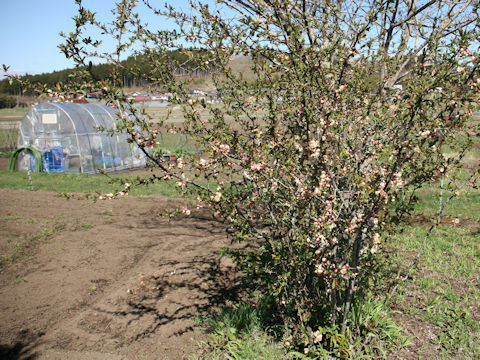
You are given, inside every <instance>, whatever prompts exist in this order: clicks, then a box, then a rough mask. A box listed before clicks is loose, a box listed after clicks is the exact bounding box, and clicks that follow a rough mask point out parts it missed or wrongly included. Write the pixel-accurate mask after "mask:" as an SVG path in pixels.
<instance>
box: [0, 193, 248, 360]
mask: <svg viewBox="0 0 480 360" xmlns="http://www.w3.org/2000/svg"><path fill="white" fill-rule="evenodd" d="M0 198H1V202H0V254H1V256H2V262H1V271H0V358H1V359H67V358H68V359H69V360H75V359H182V358H188V357H189V356H190V355H192V354H194V353H195V352H196V351H198V346H197V343H198V341H199V340H201V339H202V336H203V334H202V332H201V331H200V330H198V329H196V328H195V323H194V320H195V317H196V316H198V315H201V314H204V313H206V312H209V311H213V310H215V309H218V308H219V307H220V306H222V305H224V304H230V303H231V301H236V300H237V299H238V296H239V285H238V278H237V275H236V272H235V269H234V268H233V265H232V263H231V262H230V260H228V259H226V258H219V255H218V250H219V249H220V248H222V247H225V246H226V245H228V241H227V239H226V236H225V231H224V228H223V227H222V225H221V224H220V223H218V222H217V221H215V219H213V218H211V217H210V216H209V215H208V214H207V213H206V212H202V211H197V212H192V215H190V216H189V217H186V216H178V217H176V218H174V219H172V220H170V221H169V220H168V219H167V218H165V217H164V216H161V213H162V211H163V210H164V209H173V208H175V207H177V206H179V205H180V204H181V203H180V200H174V199H168V198H163V197H160V196H151V197H148V198H142V197H126V198H123V199H117V200H111V201H99V202H96V203H94V202H93V201H91V200H77V199H71V200H66V198H64V197H59V196H57V195H56V194H55V193H52V192H46V191H35V192H30V191H23V190H7V189H0Z"/></svg>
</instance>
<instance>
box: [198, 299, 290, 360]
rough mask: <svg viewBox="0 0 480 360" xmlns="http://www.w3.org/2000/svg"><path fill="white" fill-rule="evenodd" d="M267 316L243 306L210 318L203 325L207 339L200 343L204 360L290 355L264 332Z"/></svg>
mask: <svg viewBox="0 0 480 360" xmlns="http://www.w3.org/2000/svg"><path fill="white" fill-rule="evenodd" d="M266 320H267V319H265V314H263V313H262V312H261V311H260V310H258V309H257V308H255V307H254V306H252V305H250V304H247V303H240V304H237V305H235V306H233V307H227V308H224V309H223V310H222V311H220V312H219V313H218V314H216V315H213V316H207V317H204V318H203V319H201V320H200V323H201V324H202V325H203V326H205V327H206V328H207V330H208V331H209V334H208V335H207V340H206V341H204V342H202V343H200V344H199V345H200V349H201V351H200V352H199V353H200V354H198V352H197V354H195V355H192V357H191V359H198V360H200V359H202V360H211V359H214V360H230V359H239V360H240V359H242V360H277V359H285V358H286V357H287V353H286V351H285V350H283V349H282V348H281V346H279V345H278V344H277V343H276V341H275V340H274V338H273V337H272V336H271V335H269V334H268V333H267V331H266V330H265V321H266Z"/></svg>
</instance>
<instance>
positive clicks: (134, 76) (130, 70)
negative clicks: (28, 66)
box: [0, 51, 208, 95]
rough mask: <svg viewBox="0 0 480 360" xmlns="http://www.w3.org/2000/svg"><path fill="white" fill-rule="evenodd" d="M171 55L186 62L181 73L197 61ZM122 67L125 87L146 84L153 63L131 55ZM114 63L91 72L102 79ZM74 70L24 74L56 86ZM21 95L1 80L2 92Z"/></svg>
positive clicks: (106, 75)
mask: <svg viewBox="0 0 480 360" xmlns="http://www.w3.org/2000/svg"><path fill="white" fill-rule="evenodd" d="M170 57H171V58H172V60H177V61H178V62H185V67H184V68H178V69H177V72H179V73H181V72H182V71H186V70H187V69H189V68H190V69H193V68H195V66H194V65H195V62H194V61H191V62H190V63H188V62H186V60H187V58H186V56H185V55H184V54H181V53H179V52H176V51H175V52H173V51H172V52H171V53H170ZM121 64H122V67H123V68H124V70H122V71H121V72H120V81H121V82H122V86H124V87H132V86H138V85H145V80H144V79H143V78H142V76H141V74H147V73H149V72H150V71H151V69H152V65H151V63H149V62H148V61H147V60H146V57H145V56H135V57H134V56H131V57H129V58H128V59H127V60H124V61H122V63H121ZM112 69H113V65H111V64H98V65H92V66H91V73H92V75H93V77H94V78H95V79H96V80H102V79H105V78H107V77H109V75H110V73H111V72H112ZM73 72H74V69H65V70H60V71H53V72H51V73H44V74H37V75H28V74H27V75H24V76H23V78H24V79H25V80H29V81H30V82H31V83H42V84H46V85H47V86H54V85H55V84H57V83H58V82H67V81H68V80H69V75H71V74H72V73H73ZM207 74H208V73H206V72H204V71H196V73H194V74H193V75H207ZM1 93H3V94H10V95H20V94H21V93H22V89H21V88H20V86H19V85H18V84H15V83H14V84H10V83H9V81H8V79H4V80H1V81H0V94H1Z"/></svg>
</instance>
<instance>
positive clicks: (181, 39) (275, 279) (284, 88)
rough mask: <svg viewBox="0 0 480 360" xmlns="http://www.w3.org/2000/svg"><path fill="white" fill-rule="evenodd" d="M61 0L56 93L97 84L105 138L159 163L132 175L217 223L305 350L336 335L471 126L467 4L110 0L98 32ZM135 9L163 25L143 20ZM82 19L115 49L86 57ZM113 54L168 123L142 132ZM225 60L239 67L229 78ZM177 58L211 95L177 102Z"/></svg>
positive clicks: (474, 20)
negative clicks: (167, 186)
mask: <svg viewBox="0 0 480 360" xmlns="http://www.w3.org/2000/svg"><path fill="white" fill-rule="evenodd" d="M78 3H79V4H80V11H79V15H78V16H77V17H76V25H77V27H76V30H75V32H73V33H71V34H70V35H69V36H68V38H67V42H66V43H65V45H62V50H63V51H64V52H65V54H67V56H69V57H72V58H74V59H75V60H76V61H77V62H78V64H79V74H80V76H81V77H80V78H78V79H77V81H76V82H75V83H74V84H75V85H74V87H73V88H72V86H69V84H61V85H59V87H58V92H59V93H64V92H66V91H70V92H72V91H73V92H75V91H76V92H79V91H80V92H81V91H86V89H100V90H101V91H103V93H104V95H105V96H106V97H108V98H109V99H110V100H111V102H112V104H114V105H115V106H117V107H118V109H119V113H120V114H129V115H128V116H124V117H123V119H122V121H121V122H119V124H118V126H117V130H116V131H125V132H128V133H129V134H130V140H131V141H132V142H135V143H136V144H137V145H139V146H140V148H142V149H144V150H145V153H146V154H147V155H149V156H150V157H151V159H152V166H153V167H154V168H155V169H156V170H159V171H154V172H152V175H151V177H150V178H149V179H146V180H142V181H144V182H148V181H159V180H168V179H174V180H175V181H176V183H177V185H178V187H179V188H180V189H182V191H184V192H186V193H188V192H189V193H194V194H195V195H196V196H197V200H198V207H202V206H208V207H209V208H211V209H212V210H213V211H214V213H215V214H216V216H218V217H220V218H221V219H223V220H224V221H225V223H226V224H227V226H228V232H229V234H230V235H231V238H232V240H233V241H235V242H240V243H242V244H244V245H245V246H244V247H242V248H241V250H237V251H232V252H231V254H232V256H233V257H234V258H235V259H236V260H237V263H238V265H239V266H240V268H241V270H242V271H243V274H244V275H245V276H246V277H247V278H248V279H250V282H251V284H252V285H255V286H257V287H258V289H260V290H261V291H263V292H265V293H269V294H271V295H273V296H274V297H275V298H276V299H277V303H278V312H279V314H280V315H281V316H282V317H283V319H284V321H285V323H286V324H287V326H289V327H290V328H292V329H311V331H310V336H311V339H310V340H311V341H310V343H311V344H317V343H321V342H322V341H323V340H325V337H323V340H322V335H321V334H322V331H321V330H320V329H324V328H325V327H327V326H328V327H330V328H331V327H334V328H335V327H336V328H337V329H338V331H339V332H340V333H342V334H345V332H346V331H347V330H348V327H349V325H350V323H349V312H350V309H351V307H352V304H353V303H354V302H356V301H362V297H363V296H364V295H365V294H366V293H367V292H368V291H369V290H372V287H373V289H374V287H375V286H376V282H375V279H376V271H377V270H378V266H379V264H380V263H381V261H382V259H383V258H384V250H385V245H386V243H387V242H388V239H389V234H390V232H391V231H392V229H394V228H395V227H394V226H393V225H395V224H398V223H399V221H400V220H401V219H402V217H403V216H405V215H406V214H408V213H409V212H410V210H411V209H412V205H413V204H414V199H415V196H414V195H415V191H416V190H417V189H419V188H421V187H422V186H424V185H425V184H427V183H429V182H431V181H432V180H434V179H436V178H438V177H442V176H445V174H447V173H448V172H450V171H452V170H453V169H456V168H457V167H458V166H459V164H460V159H461V157H462V155H463V154H464V153H465V151H466V149H468V146H469V144H470V141H469V137H470V136H471V135H474V134H475V129H473V128H471V123H470V122H469V121H468V120H469V117H470V116H471V115H472V111H473V110H474V108H475V106H477V104H478V100H479V89H480V77H479V70H478V66H479V53H478V46H479V43H478V39H479V35H480V31H479V30H480V29H479V16H478V10H479V9H478V2H476V1H470V0H459V1H456V2H453V1H440V0H438V1H437V0H433V1H428V2H427V1H420V0H419V1H416V2H409V1H397V2H395V3H392V2H388V1H377V0H372V1H367V2H360V3H358V2H353V1H348V0H345V1H343V0H341V1H337V2H324V1H320V0H315V1H300V0H289V1H287V0H271V1H253V0H232V1H229V0H223V1H219V2H218V3H217V4H213V5H212V4H210V6H209V5H207V4H202V3H193V4H192V9H194V11H193V12H189V14H184V13H181V12H178V11H177V10H176V9H175V8H173V7H169V6H167V7H165V8H160V9H157V8H154V6H153V5H154V4H150V3H149V2H147V1H144V2H140V3H139V2H138V1H133V0H130V1H129V0H124V1H119V2H118V4H117V7H116V10H115V14H116V19H115V21H114V22H113V23H111V24H107V25H105V24H101V23H98V22H97V21H96V20H95V16H94V14H93V13H91V12H89V11H88V10H86V9H84V8H83V7H82V6H81V2H80V1H78ZM137 6H142V7H143V8H145V9H150V10H151V11H153V12H154V13H155V14H156V15H157V16H158V17H159V19H160V21H161V20H162V19H168V20H169V21H170V22H171V23H173V22H174V23H175V24H176V27H175V29H174V30H172V28H170V30H169V29H161V30H158V29H156V28H155V29H151V28H148V26H147V25H145V24H143V23H142V21H141V17H140V16H138V14H136V7H137ZM142 11H143V10H142ZM192 14H193V15H192ZM222 14H224V15H222ZM91 26H97V27H100V28H101V29H102V31H103V32H104V33H105V34H107V35H108V34H110V35H112V36H114V37H115V38H116V39H117V40H118V43H119V45H118V47H117V49H116V51H114V52H112V53H111V54H108V53H104V52H101V51H100V50H99V47H100V46H101V44H100V43H98V42H97V43H94V42H93V41H92V40H91V39H90V38H89V37H88V29H89V27H91ZM133 49H134V50H133ZM138 49H141V50H140V51H139V50H138ZM128 51H137V52H138V53H139V55H140V54H141V56H143V57H144V58H145V59H147V61H148V62H150V64H151V72H149V73H142V74H138V76H139V77H143V78H145V79H147V80H148V81H149V82H150V84H152V85H155V86H158V87H160V88H161V89H162V90H163V91H168V92H170V93H172V101H174V102H177V103H179V104H182V105H183V107H184V111H185V118H186V121H185V124H184V126H183V128H181V129H172V128H169V129H168V128H167V127H166V125H164V123H163V120H167V119H168V116H167V117H166V118H165V119H162V121H161V122H160V123H159V124H156V125H155V127H154V126H153V123H152V122H151V120H150V119H149V118H148V117H147V116H140V112H139V111H137V110H136V109H134V103H133V102H129V101H127V100H125V99H124V98H123V97H122V93H121V91H120V90H119V89H118V88H117V87H116V85H117V84H118V78H119V75H118V74H120V73H121V71H127V70H128V71H132V72H135V69H134V68H132V69H124V68H123V65H122V63H121V62H120V61H119V60H120V57H119V54H121V53H123V52H128ZM174 52H175V53H181V54H183V56H182V57H177V58H173V57H172V56H171V55H172V53H174ZM92 56H93V57H103V58H106V59H107V60H109V61H110V62H111V63H112V64H114V65H116V66H115V70H114V72H113V73H112V78H111V79H109V80H106V81H101V82H96V81H94V80H93V79H91V78H89V75H88V66H86V65H87V62H88V61H89V59H90V58H91V57H92ZM239 56H246V57H248V58H249V61H250V64H251V69H250V71H251V72H252V73H253V76H246V75H244V74H242V73H239V72H235V71H233V70H232V68H231V66H232V59H234V58H236V57H239ZM179 59H180V60H179ZM179 68H183V69H188V70H191V71H194V70H198V69H200V70H203V71H206V72H209V73H210V74H211V76H212V79H213V82H214V85H215V88H216V91H217V93H218V95H219V97H221V99H222V104H221V105H218V104H210V103H207V102H206V101H205V100H204V99H201V98H190V97H189V96H188V90H187V85H188V84H187V81H186V80H185V79H184V78H181V77H178V76H176V71H177V70H178V69H179ZM79 84H80V85H79ZM72 89H73V90H72ZM54 91H57V90H54ZM89 91H90V90H89ZM205 110H208V116H205V113H206V112H205ZM168 131H183V132H185V133H187V134H189V135H191V136H193V137H194V138H195V139H196V141H197V142H198V144H199V146H201V147H202V148H203V149H204V150H205V152H204V153H203V155H202V158H198V157H197V158H191V159H189V158H187V157H186V158H184V159H183V160H182V161H179V162H177V163H166V162H162V160H161V159H158V158H155V157H154V156H152V155H151V152H150V151H149V148H151V147H152V146H153V145H154V144H156V142H157V141H158V137H159V136H160V135H161V134H162V133H164V134H165V133H167V132H168ZM459 135H461V136H459ZM459 139H461V140H462V141H458V140H459ZM445 149H450V150H451V151H450V154H452V153H453V155H449V156H446V155H445V152H444V151H445ZM197 177H198V178H201V179H203V180H205V179H206V180H207V181H209V184H210V185H205V182H204V181H203V182H197V181H196V179H197ZM212 184H215V185H212ZM125 191H128V189H127V188H126V189H125ZM180 211H181V212H182V213H184V214H190V210H189V209H187V208H183V209H181V210H180ZM324 345H325V346H327V345H326V344H324ZM307 353H308V351H307Z"/></svg>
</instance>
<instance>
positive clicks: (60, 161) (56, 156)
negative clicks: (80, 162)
mask: <svg viewBox="0 0 480 360" xmlns="http://www.w3.org/2000/svg"><path fill="white" fill-rule="evenodd" d="M42 162H43V171H45V172H65V156H64V154H63V148H62V147H61V146H55V147H53V148H51V149H50V150H49V151H45V152H44V153H43V155H42Z"/></svg>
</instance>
